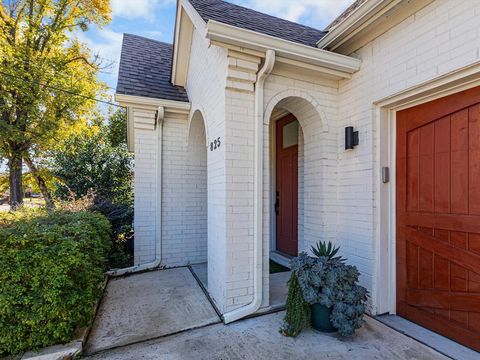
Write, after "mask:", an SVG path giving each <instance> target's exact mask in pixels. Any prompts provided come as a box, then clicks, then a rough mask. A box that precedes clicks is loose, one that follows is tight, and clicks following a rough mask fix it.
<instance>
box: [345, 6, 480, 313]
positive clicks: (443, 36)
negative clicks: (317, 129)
mask: <svg viewBox="0 0 480 360" xmlns="http://www.w3.org/2000/svg"><path fill="white" fill-rule="evenodd" d="M479 19H480V2H478V1H472V0H456V1H449V0H437V1H435V2H433V3H432V4H430V5H428V6H427V7H425V8H423V9H422V10H420V11H419V12H417V13H416V14H415V15H413V16H411V17H409V18H407V19H405V20H404V21H403V22H402V23H400V24H398V25H397V26H396V27H394V28H392V29H391V30H389V31H388V32H387V33H385V34H383V35H382V36H380V37H379V38H377V39H375V40H374V41H372V42H371V43H369V44H367V45H366V46H364V47H363V48H362V49H360V50H358V51H357V55H358V56H359V57H360V58H361V59H362V67H361V70H360V71H359V72H358V73H356V74H355V75H354V76H353V78H352V79H351V80H344V81H342V82H341V83H340V88H339V102H338V109H339V110H338V113H339V116H338V121H337V123H338V136H337V140H338V141H337V146H338V162H339V166H338V195H337V196H338V206H337V208H338V217H337V222H338V224H337V230H338V231H337V234H338V235H337V238H338V241H339V243H340V244H341V245H342V250H343V251H344V253H345V255H346V256H347V257H348V258H349V260H350V261H351V262H352V263H354V264H355V265H357V266H358V267H359V269H360V270H361V272H362V282H363V283H364V284H365V285H366V286H367V287H368V288H369V289H371V290H373V293H372V305H373V307H372V312H375V311H376V308H375V305H376V296H377V294H376V292H375V290H376V283H375V281H376V276H377V274H376V271H375V269H376V267H375V260H376V254H375V250H374V249H375V244H376V242H377V241H379V239H376V238H375V229H376V226H377V224H376V218H377V209H376V208H375V202H376V194H377V189H376V188H375V185H374V184H376V181H377V177H378V176H379V174H380V169H379V165H378V164H377V163H376V161H377V158H378V154H377V151H378V149H377V148H376V146H375V144H376V141H377V131H378V129H376V127H375V122H374V119H373V115H372V114H373V111H372V110H373V102H374V101H377V100H379V99H382V98H384V97H386V96H388V95H392V94H394V93H396V92H398V91H401V90H404V89H406V88H409V87H411V86H414V85H417V84H421V83H423V82H425V81H428V80H430V79H433V78H435V77H438V76H440V75H442V74H445V73H448V72H450V71H452V70H455V69H457V68H459V67H462V66H465V65H468V64H470V63H472V62H475V61H478V60H479V59H480V56H479V51H480V50H479V47H480V20H479ZM349 125H353V126H355V128H357V129H358V130H359V131H360V145H359V146H358V147H357V148H356V149H355V150H354V151H351V152H345V151H344V150H343V145H344V144H343V136H344V134H343V128H344V127H345V126H349Z"/></svg>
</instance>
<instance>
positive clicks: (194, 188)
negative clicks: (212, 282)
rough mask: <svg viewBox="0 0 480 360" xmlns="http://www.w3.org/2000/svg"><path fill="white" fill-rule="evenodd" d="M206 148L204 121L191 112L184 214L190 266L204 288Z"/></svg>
mask: <svg viewBox="0 0 480 360" xmlns="http://www.w3.org/2000/svg"><path fill="white" fill-rule="evenodd" d="M207 176H208V175H207V144H206V129H205V120H204V117H203V115H202V113H201V112H200V111H196V112H194V114H193V116H192V118H191V121H190V124H189V129H188V146H187V156H186V179H185V180H186V193H185V198H186V202H187V203H186V208H187V209H186V214H187V216H186V217H185V221H186V222H187V227H186V228H187V229H188V231H187V233H186V234H185V236H186V237H187V238H188V241H187V243H188V244H189V246H190V249H188V251H189V252H190V253H191V254H192V259H191V261H190V263H191V264H192V267H193V268H194V271H195V273H196V274H197V276H198V278H199V280H200V281H201V282H202V283H203V284H204V286H205V287H206V288H207V286H208V270H207V269H208V266H207V259H208V194H207V179H208V178H207Z"/></svg>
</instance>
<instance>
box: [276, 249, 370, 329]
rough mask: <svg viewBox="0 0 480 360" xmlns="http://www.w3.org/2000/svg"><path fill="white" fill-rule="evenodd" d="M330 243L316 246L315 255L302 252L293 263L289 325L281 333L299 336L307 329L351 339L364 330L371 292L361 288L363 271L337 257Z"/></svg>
mask: <svg viewBox="0 0 480 360" xmlns="http://www.w3.org/2000/svg"><path fill="white" fill-rule="evenodd" d="M338 251H339V248H337V247H334V246H333V245H332V244H331V243H330V242H329V243H328V244H327V243H324V242H321V243H318V244H317V245H316V247H312V253H313V254H314V256H308V255H307V254H306V253H304V252H302V253H300V254H299V256H298V257H296V258H294V259H293V260H292V262H291V267H292V270H293V271H292V276H291V278H290V280H289V283H288V287H289V289H288V290H289V291H288V298H287V304H286V310H287V313H286V316H285V322H284V325H283V327H282V329H281V332H282V333H283V334H284V335H286V336H296V335H298V333H299V332H300V331H301V330H302V329H303V328H304V327H306V326H308V325H310V324H311V325H312V326H313V328H315V329H317V330H320V331H326V332H333V331H338V332H339V333H340V334H341V335H342V336H350V335H353V334H354V333H355V330H356V329H358V328H360V327H361V326H362V325H363V323H364V321H363V314H364V312H365V303H366V300H367V290H366V289H365V288H364V287H362V286H360V285H358V278H359V275H360V273H359V271H358V270H357V268H356V267H355V266H351V265H347V264H345V259H343V258H342V257H340V256H336V255H337V253H338Z"/></svg>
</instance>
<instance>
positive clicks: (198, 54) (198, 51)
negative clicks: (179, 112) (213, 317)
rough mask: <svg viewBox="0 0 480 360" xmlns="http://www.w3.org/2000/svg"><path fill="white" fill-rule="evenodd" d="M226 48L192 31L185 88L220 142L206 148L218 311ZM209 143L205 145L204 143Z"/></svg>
mask: <svg viewBox="0 0 480 360" xmlns="http://www.w3.org/2000/svg"><path fill="white" fill-rule="evenodd" d="M227 66H228V65H227V56H226V51H225V50H224V49H221V48H219V47H216V46H211V47H208V43H207V41H206V39H205V38H204V36H203V32H200V31H199V30H197V29H195V30H194V33H193V40H192V48H191V58H190V65H189V72H188V79H187V85H186V89H187V92H188V96H189V99H190V102H191V104H192V114H193V113H194V112H196V111H198V112H202V113H203V116H204V117H205V118H204V119H203V120H204V122H205V127H206V132H207V135H208V141H209V142H210V141H213V140H214V139H216V138H220V141H221V142H222V145H221V146H220V148H218V149H217V150H215V151H210V150H208V151H207V169H208V170H207V192H208V204H207V207H208V210H207V212H208V220H207V222H208V224H207V228H208V229H207V234H208V288H209V292H210V295H211V297H212V298H213V299H214V301H215V302H216V305H217V306H218V308H219V310H220V311H225V306H226V305H225V304H226V300H225V293H226V291H227V290H226V262H225V253H226V250H225V233H226V228H225V224H226V220H225V216H226V215H225V212H226V210H225V209H226V207H225V197H226V192H225V149H226V147H225V145H224V144H225V141H224V140H225V84H226V71H227ZM207 145H208V144H207Z"/></svg>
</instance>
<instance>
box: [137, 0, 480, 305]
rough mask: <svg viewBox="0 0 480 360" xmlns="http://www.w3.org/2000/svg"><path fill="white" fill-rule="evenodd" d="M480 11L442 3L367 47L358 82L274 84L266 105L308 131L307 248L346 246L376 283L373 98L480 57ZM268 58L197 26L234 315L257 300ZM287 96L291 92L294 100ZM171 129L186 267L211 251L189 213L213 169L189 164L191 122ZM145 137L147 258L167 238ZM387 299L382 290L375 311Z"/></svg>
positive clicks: (218, 252) (169, 151)
mask: <svg viewBox="0 0 480 360" xmlns="http://www.w3.org/2000/svg"><path fill="white" fill-rule="evenodd" d="M479 17H480V4H479V2H477V1H472V0H464V1H460V0H458V1H448V0H437V1H435V2H434V3H432V4H431V5H429V6H427V7H426V8H424V9H422V10H421V11H420V12H418V13H417V14H415V15H414V16H411V17H410V18H408V19H406V20H405V21H403V22H402V23H400V24H399V25H397V26H396V27H395V28H393V29H391V30H390V31H388V32H387V33H385V34H383V35H382V36H380V37H379V38H377V39H375V40H374V41H372V42H371V43H369V44H367V45H366V46H364V47H363V48H362V49H360V50H359V51H357V56H359V57H360V58H361V59H362V61H363V63H362V68H361V70H360V71H359V72H358V73H356V74H355V75H354V76H353V78H352V79H351V80H344V81H341V82H340V83H337V82H333V81H326V80H319V79H318V78H315V77H314V76H312V77H311V78H309V79H305V78H304V77H303V76H300V75H299V74H290V75H289V74H286V73H285V71H283V72H281V73H280V72H275V71H274V73H273V74H272V75H271V76H270V77H269V78H268V79H267V81H266V84H265V106H266V107H268V106H270V105H271V104H275V105H276V106H279V107H283V108H285V109H287V110H288V111H290V112H292V113H293V114H294V115H296V117H297V118H298V119H299V121H300V124H301V127H302V130H303V138H301V139H300V140H301V141H300V147H301V149H300V179H301V183H302V184H303V189H302V185H301V184H300V185H299V196H300V207H299V214H300V215H302V214H303V216H302V219H301V220H300V221H299V240H300V241H299V244H300V250H308V249H309V248H310V246H311V245H313V244H314V243H315V242H316V241H318V240H332V241H334V242H335V243H336V244H337V245H341V248H342V255H344V256H346V257H347V258H348V260H349V262H350V263H352V264H354V265H356V266H357V267H358V268H359V269H360V271H361V273H362V277H361V281H362V284H364V285H365V286H366V287H367V288H368V289H369V290H373V291H374V289H375V276H376V273H375V256H376V254H375V250H374V249H375V244H376V241H377V240H378V239H375V228H376V223H375V222H376V211H377V209H375V199H376V189H375V185H374V184H376V179H377V176H378V174H379V169H378V164H376V159H377V153H376V152H377V149H376V147H375V143H376V136H377V135H376V131H377V129H376V128H375V125H374V119H373V115H372V114H373V102H374V101H376V100H378V99H381V98H383V97H385V96H388V95H391V94H394V93H396V92H398V91H401V90H403V89H405V88H408V87H410V86H413V85H415V84H419V83H421V82H424V81H426V80H428V79H431V78H434V77H436V76H439V75H441V74H444V73H446V72H448V71H451V70H454V69H456V68H458V67H460V66H463V65H466V64H469V63H471V62H473V61H478V60H479V58H480V56H479V46H480V21H478V19H479ZM258 61H259V59H258V58H255V57H249V56H241V55H240V54H238V53H237V54H235V53H234V52H230V53H228V52H227V51H226V50H224V49H220V48H218V47H216V46H210V47H208V44H207V41H206V40H205V39H204V36H203V33H201V32H198V31H197V30H194V34H193V41H192V49H191V59H190V66H189V74H188V79H187V85H186V88H187V91H188V94H189V98H190V100H191V103H192V114H193V112H195V111H199V112H201V113H202V114H203V116H204V117H205V118H204V120H205V123H206V132H207V135H208V140H209V141H212V140H213V139H215V138H218V137H220V139H221V141H222V145H221V147H220V148H219V149H217V150H215V151H208V152H207V158H206V163H207V169H208V171H207V183H206V187H207V191H208V200H207V207H208V210H207V212H208V220H207V222H208V224H207V235H208V236H207V237H208V240H207V241H208V282H209V286H208V287H209V291H210V294H211V295H212V297H213V298H214V300H215V301H216V303H217V305H218V307H219V309H220V311H222V312H226V311H230V310H233V309H235V308H238V307H240V306H242V305H245V304H247V303H249V302H250V301H251V300H252V293H253V209H254V203H253V186H254V161H253V156H254V122H253V116H254V114H253V111H254V95H253V90H254V86H253V81H254V77H253V75H252V74H253V73H254V72H255V71H256V70H257V69H258V66H259V63H258ZM285 92H288V94H289V96H290V98H289V99H285V100H282V96H283V95H282V94H285ZM302 98H303V100H301V99H302ZM305 99H307V100H305ZM312 104H314V105H315V106H313V105H312ZM270 110H271V109H270ZM351 125H353V126H355V128H356V129H358V130H359V131H360V145H359V146H358V147H357V148H356V149H355V150H354V151H345V150H344V128H345V126H351ZM164 126H165V128H164V131H165V134H164V136H165V138H164V139H165V143H164V194H165V199H164V215H163V218H162V220H163V230H162V235H163V236H164V244H163V248H162V249H163V251H164V259H165V263H166V264H169V265H180V264H184V263H185V262H186V261H191V260H192V259H194V260H193V261H197V260H198V261H200V260H202V259H204V257H205V251H204V250H201V249H199V248H196V247H195V238H196V237H197V236H198V237H201V236H202V235H201V234H204V231H205V229H204V225H202V224H204V221H205V220H204V219H202V218H201V216H200V215H199V213H196V215H193V217H190V218H188V214H189V211H190V210H191V209H189V206H191V205H192V204H199V203H202V201H201V200H199V199H200V193H201V192H199V193H198V194H197V195H198V196H197V195H192V188H191V185H192V181H193V180H192V179H193V178H194V177H195V176H196V174H201V171H202V170H200V167H197V166H191V167H189V166H188V165H189V164H191V163H189V162H188V157H187V156H186V155H185V154H187V149H188V120H187V119H181V118H177V117H167V119H166V121H165V125H164ZM270 126H271V124H265V125H264V158H265V162H264V204H265V205H264V213H265V218H264V224H263V228H264V302H263V305H264V306H266V305H268V301H269V299H268V293H269V274H268V259H269V251H270V250H271V245H272V242H271V223H270V214H271V210H272V209H271V208H270V207H271V201H270V200H271V198H270V196H271V186H270V184H271V181H272V179H271V172H270V169H271V162H270V160H271V152H270ZM135 141H136V149H137V150H136V178H135V184H136V189H135V196H136V199H135V201H136V203H135V208H136V219H135V227H136V242H135V251H136V253H135V262H136V263H139V262H145V261H149V260H152V255H153V254H154V246H155V245H154V242H153V240H151V239H153V236H154V231H155V227H154V221H153V220H152V219H154V218H155V214H156V205H155V201H154V199H153V198H152V197H151V196H150V194H151V193H152V191H153V190H152V189H154V187H155V183H154V180H152V179H154V176H155V164H156V152H155V144H156V137H155V132H152V131H148V130H139V131H136V139H135ZM202 161H203V160H202ZM302 164H303V166H302ZM189 169H190V170H189ZM189 171H190V172H189ZM187 174H190V175H192V177H191V178H189V177H188V176H187ZM200 176H201V177H203V176H204V175H200ZM302 179H303V181H302ZM199 184H202V183H201V182H200V183H199ZM200 186H203V185H200ZM302 194H303V196H302ZM185 195H188V196H185ZM186 197H188V198H189V199H191V200H192V201H191V202H189V199H187V198H186ZM200 206H201V205H200ZM198 209H200V207H198V208H197V210H198ZM190 215H192V214H190ZM187 218H188V219H189V220H185V219H187ZM195 219H196V220H195ZM197 220H198V222H196V221H197ZM196 225H198V227H197V226H196ZM203 236H204V235H203ZM149 239H150V240H149ZM191 250H192V251H193V253H192V254H189V253H188V252H189V251H191ZM375 299H376V294H375V292H373V293H372V302H373V304H372V305H373V306H372V312H375V301H376V300H375Z"/></svg>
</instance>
